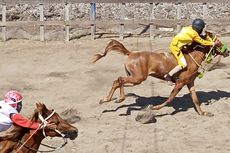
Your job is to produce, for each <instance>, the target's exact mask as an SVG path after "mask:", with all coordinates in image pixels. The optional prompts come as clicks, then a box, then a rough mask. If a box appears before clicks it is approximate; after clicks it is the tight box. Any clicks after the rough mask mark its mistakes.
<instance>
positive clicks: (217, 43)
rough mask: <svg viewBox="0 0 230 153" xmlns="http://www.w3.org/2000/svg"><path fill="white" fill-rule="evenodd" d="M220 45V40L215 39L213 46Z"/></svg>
mask: <svg viewBox="0 0 230 153" xmlns="http://www.w3.org/2000/svg"><path fill="white" fill-rule="evenodd" d="M220 45H221V42H220V40H218V39H217V40H216V41H215V42H214V46H217V47H218V46H220Z"/></svg>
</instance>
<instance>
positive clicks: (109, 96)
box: [99, 79, 119, 104]
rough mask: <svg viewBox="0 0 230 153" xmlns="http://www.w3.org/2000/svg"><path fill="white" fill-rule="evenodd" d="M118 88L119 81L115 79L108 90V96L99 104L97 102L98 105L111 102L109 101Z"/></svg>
mask: <svg viewBox="0 0 230 153" xmlns="http://www.w3.org/2000/svg"><path fill="white" fill-rule="evenodd" d="M118 87H119V81H118V79H117V80H115V81H113V86H112V88H111V89H110V91H109V94H108V95H107V96H106V97H105V98H103V99H101V100H100V102H99V104H102V103H105V102H109V101H111V99H112V97H113V94H114V92H115V91H116V89H117V88H118Z"/></svg>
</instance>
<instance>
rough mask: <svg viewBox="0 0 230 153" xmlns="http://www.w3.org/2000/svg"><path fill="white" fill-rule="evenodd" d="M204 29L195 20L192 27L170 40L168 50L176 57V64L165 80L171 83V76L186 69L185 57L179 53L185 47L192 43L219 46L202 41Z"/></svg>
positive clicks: (199, 21) (210, 41)
mask: <svg viewBox="0 0 230 153" xmlns="http://www.w3.org/2000/svg"><path fill="white" fill-rule="evenodd" d="M204 27H205V23H204V21H203V20H202V19H195V20H194V21H193V23H192V26H188V27H184V28H182V30H181V31H180V33H178V34H177V35H176V36H175V37H174V38H173V40H172V42H171V44H170V50H171V52H172V53H173V55H174V56H175V57H176V59H177V61H178V64H179V65H177V66H176V67H174V68H173V69H172V70H171V71H170V72H169V73H168V74H166V75H165V76H164V77H165V80H167V81H171V80H172V76H173V75H174V74H175V73H177V72H179V71H180V70H182V69H184V68H186V67H187V62H186V60H185V57H184V55H183V53H182V51H181V49H182V48H183V47H184V46H185V45H187V44H191V43H192V42H194V41H195V42H198V43H199V44H201V45H203V46H216V45H219V42H218V41H216V42H213V41H212V40H211V39H210V40H204V39H202V38H201V36H200V35H201V34H202V32H203V29H204Z"/></svg>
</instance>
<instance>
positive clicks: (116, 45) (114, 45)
mask: <svg viewBox="0 0 230 153" xmlns="http://www.w3.org/2000/svg"><path fill="white" fill-rule="evenodd" d="M109 51H117V52H119V53H121V54H123V55H127V56H128V55H129V54H130V53H131V52H130V51H129V50H127V49H126V48H125V47H124V45H123V44H121V43H120V42H119V41H117V40H114V39H112V40H111V41H110V42H109V44H108V45H107V46H106V48H105V51H104V52H103V53H101V54H95V55H94V57H95V58H94V60H93V61H92V63H95V62H96V61H97V60H99V59H101V58H102V57H104V56H106V54H107V53H108V52H109Z"/></svg>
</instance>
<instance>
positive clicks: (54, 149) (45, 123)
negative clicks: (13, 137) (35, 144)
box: [16, 110, 68, 153]
mask: <svg viewBox="0 0 230 153" xmlns="http://www.w3.org/2000/svg"><path fill="white" fill-rule="evenodd" d="M54 114H55V110H53V112H52V113H51V114H50V115H49V116H47V117H46V118H43V116H42V115H41V114H40V113H39V114H38V117H39V119H40V120H41V122H42V123H41V124H40V126H39V127H38V128H37V129H36V130H35V131H34V132H33V133H32V134H31V135H30V136H29V138H27V139H26V141H25V142H24V143H22V142H21V141H19V143H20V144H21V146H20V147H19V148H18V149H17V150H16V153H17V152H18V151H19V150H20V149H22V147H25V148H27V149H29V150H32V151H35V152H53V151H57V150H59V149H61V148H62V147H64V146H65V145H66V144H67V143H68V142H67V139H66V138H65V135H64V134H62V133H61V132H60V131H59V130H58V129H54V131H55V132H57V133H58V134H60V135H61V137H62V138H63V140H64V143H63V144H62V145H61V146H59V147H52V146H49V145H46V144H43V143H41V145H43V146H45V147H48V148H52V150H48V151H41V150H37V149H33V148H31V147H29V146H27V145H26V143H27V142H28V141H29V139H30V138H31V137H32V136H33V135H34V134H35V133H36V132H37V131H38V130H40V128H42V134H43V136H44V137H45V138H46V137H47V135H46V133H45V127H46V126H47V123H48V122H47V120H48V119H50V118H51V117H52V116H53V115H54Z"/></svg>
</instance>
